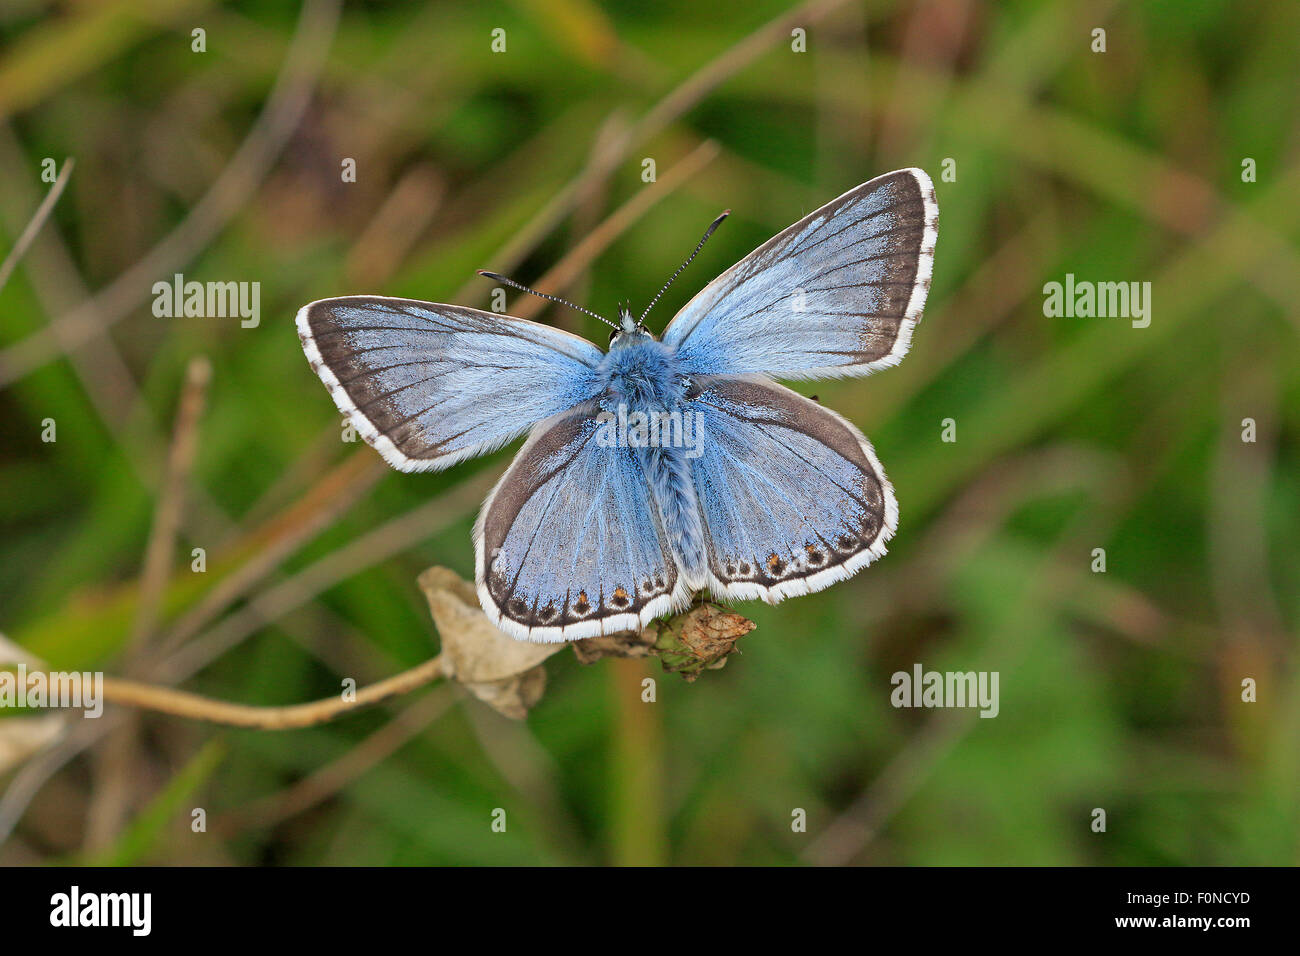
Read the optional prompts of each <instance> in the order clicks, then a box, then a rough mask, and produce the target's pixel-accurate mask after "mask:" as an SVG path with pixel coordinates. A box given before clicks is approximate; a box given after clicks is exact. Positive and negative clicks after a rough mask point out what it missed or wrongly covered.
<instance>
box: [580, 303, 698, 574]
mask: <svg viewBox="0 0 1300 956" xmlns="http://www.w3.org/2000/svg"><path fill="white" fill-rule="evenodd" d="M629 324H630V323H626V322H625V323H624V325H623V328H622V329H620V331H618V332H617V333H615V335H614V337H613V339H612V340H611V341H610V347H609V353H608V354H607V355H606V356H605V358H604V360H603V361H602V362H601V363H600V367H599V368H598V369H597V372H596V374H597V376H598V377H599V379H600V381H601V384H602V385H603V386H604V388H603V389H602V393H603V397H602V399H601V404H602V406H603V407H604V408H605V410H607V411H610V412H617V409H618V406H619V405H622V406H624V407H625V413H626V414H631V413H633V412H641V413H643V414H645V415H657V414H666V413H672V412H674V411H679V412H680V411H682V410H683V408H684V406H685V403H686V390H687V387H688V385H689V382H688V380H687V379H686V377H685V376H684V375H683V374H682V373H681V370H680V369H679V368H678V365H677V357H676V354H675V353H674V351H673V349H672V348H671V347H669V346H666V345H664V344H663V343H662V342H660V341H658V340H656V339H655V338H654V336H652V335H651V334H650V333H649V332H646V331H645V330H644V329H641V328H639V327H636V326H633V327H631V328H628V325H629ZM635 451H636V453H637V457H638V460H639V461H640V463H641V467H642V468H643V469H644V471H645V475H646V480H647V481H648V482H649V484H650V490H651V493H652V495H653V497H654V501H655V504H656V505H657V506H658V508H659V517H660V519H661V520H662V523H663V527H664V531H665V533H666V534H667V536H668V541H669V543H670V544H671V545H672V547H673V549H674V550H675V551H676V552H677V557H678V559H679V560H680V562H681V565H682V570H683V572H684V573H685V576H686V579H687V581H688V582H689V583H690V584H691V586H692V587H703V586H705V585H706V584H707V581H706V573H705V555H704V527H703V523H702V521H701V519H700V506H699V502H698V501H697V500H696V497H695V485H694V481H693V480H692V477H691V462H690V459H689V458H688V457H687V454H686V450H685V449H684V448H681V447H678V446H675V445H672V444H663V443H660V444H655V445H651V446H646V447H639V448H636V449H635Z"/></svg>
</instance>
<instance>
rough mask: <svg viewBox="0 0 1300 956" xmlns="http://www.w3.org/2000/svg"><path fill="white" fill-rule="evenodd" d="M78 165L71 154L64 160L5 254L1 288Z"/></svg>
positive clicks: (0, 282)
mask: <svg viewBox="0 0 1300 956" xmlns="http://www.w3.org/2000/svg"><path fill="white" fill-rule="evenodd" d="M76 165H77V164H76V161H75V160H73V158H72V157H71V156H69V157H68V158H67V159H65V160H64V161H63V169H62V170H60V172H59V178H58V179H56V180H54V185H53V186H51V187H50V191H49V192H47V193H46V194H45V198H44V199H42V200H41V204H40V205H39V206H37V207H36V213H35V214H34V215H33V216H32V220H31V222H29V223H28V224H27V228H26V229H24V230H23V231H22V235H20V236H19V237H18V241H17V242H15V243H14V247H13V248H12V249H10V250H9V255H7V256H5V261H4V265H0V289H3V288H4V287H5V283H6V282H8V281H9V277H10V276H11V275H13V274H14V269H16V268H18V263H19V262H20V261H21V260H22V258H23V255H24V254H25V253H26V252H27V249H28V247H29V246H31V244H32V242H33V241H34V240H35V239H36V234H37V233H39V232H40V231H41V226H43V225H45V221H46V220H47V219H49V218H50V213H52V212H53V211H54V204H55V203H57V202H58V201H59V197H60V196H62V195H63V187H65V186H67V185H68V178H69V177H70V176H71V175H72V169H73V167H74V166H76Z"/></svg>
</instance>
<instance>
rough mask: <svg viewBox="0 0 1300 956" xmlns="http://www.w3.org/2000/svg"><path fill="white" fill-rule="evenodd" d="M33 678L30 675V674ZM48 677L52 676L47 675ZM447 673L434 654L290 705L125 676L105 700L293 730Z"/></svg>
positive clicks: (108, 685)
mask: <svg viewBox="0 0 1300 956" xmlns="http://www.w3.org/2000/svg"><path fill="white" fill-rule="evenodd" d="M32 676H34V675H33V674H32V673H30V672H29V673H28V678H29V679H31V677H32ZM46 676H47V679H50V680H53V677H51V676H50V675H46ZM442 676H443V669H442V658H441V656H439V657H432V658H430V659H429V660H427V661H425V662H424V663H423V664H420V665H418V666H416V667H412V668H411V669H410V670H406V671H402V673H400V674H396V675H394V676H393V677H389V678H386V679H385V680H381V681H379V682H378V683H376V684H370V685H369V686H367V687H363V688H361V689H360V690H358V691H357V692H356V696H355V698H353V699H351V700H346V699H344V698H343V696H342V695H339V696H336V697H326V698H324V699H323V700H315V701H311V702H310V703H306V704H290V705H289V706H286V707H254V706H251V705H249V704H232V703H230V702H228V701H224V700H214V699H213V698H211V697H203V696H202V695H200V694H191V693H190V692H189V691H183V690H176V689H175V688H172V687H165V686H162V685H160V684H146V683H144V682H142V681H133V680H125V679H124V678H120V677H105V678H104V679H103V700H104V702H105V703H107V704H119V705H121V706H123V707H135V708H137V709H139V710H149V711H155V712H157V713H160V714H171V715H172V716H174V717H188V718H190V719H191V720H205V721H208V722H209V723H214V724H226V725H227V726H231V727H250V728H254V729H257V730H292V729H296V728H300V727H311V726H313V725H315V724H323V723H325V722H326V721H329V720H333V719H334V718H336V717H340V716H342V715H343V714H346V713H350V712H351V711H354V710H357V709H358V708H361V707H368V706H370V705H371V704H377V703H379V702H380V701H383V700H387V699H388V698H390V697H396V696H397V695H399V694H407V693H410V692H411V691H413V690H415V689H417V688H419V687H423V686H424V685H426V684H429V683H432V682H433V681H435V680H437V679H438V678H440V677H442Z"/></svg>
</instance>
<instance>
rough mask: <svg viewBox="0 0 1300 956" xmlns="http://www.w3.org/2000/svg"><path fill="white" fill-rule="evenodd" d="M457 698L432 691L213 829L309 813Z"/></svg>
mask: <svg viewBox="0 0 1300 956" xmlns="http://www.w3.org/2000/svg"><path fill="white" fill-rule="evenodd" d="M457 700H458V698H457V696H456V693H455V691H454V689H453V688H451V687H449V686H445V685H444V686H441V687H438V688H436V689H435V690H433V691H431V692H430V693H429V694H428V695H427V696H425V697H424V698H423V699H422V700H420V701H417V702H416V703H414V704H412V705H411V706H409V707H407V708H406V709H405V710H403V711H402V712H401V713H400V714H398V715H397V716H395V717H394V718H393V719H392V720H390V721H388V722H387V723H386V724H384V725H383V726H382V727H380V728H379V729H378V730H376V731H375V732H374V733H373V734H371V735H370V736H369V737H367V738H366V739H365V740H363V741H361V742H360V743H359V744H357V745H356V746H355V747H352V748H351V749H349V750H348V751H347V752H346V753H345V754H343V755H342V756H341V757H339V758H338V759H337V760H334V761H331V762H330V763H327V764H326V765H325V766H323V767H321V768H319V769H318V770H314V771H312V772H311V773H310V774H308V775H307V776H306V777H303V778H302V779H301V780H299V781H297V782H296V783H294V784H293V786H291V787H288V788H287V789H285V790H283V791H281V792H279V793H275V794H272V795H270V796H266V797H262V798H261V799H259V800H256V801H254V802H253V803H251V804H249V805H247V806H244V807H241V808H239V809H238V810H233V811H231V812H230V813H229V814H228V815H226V816H223V817H222V818H221V819H220V820H218V821H217V823H216V826H215V827H214V829H215V831H216V832H217V833H220V834H221V835H223V836H233V835H235V834H236V833H238V832H239V831H241V830H243V829H245V828H246V827H250V826H258V827H269V826H274V825H275V824H277V823H279V822H280V821H281V820H285V819H288V818H289V817H292V816H295V815H297V814H299V813H303V812H305V811H307V810H310V809H311V808H312V807H314V806H316V805H317V804H319V803H321V802H323V801H325V800H327V799H329V798H330V797H331V796H333V795H334V794H336V793H338V792H339V791H340V790H342V789H343V788H344V787H346V786H347V785H348V784H350V783H351V782H352V781H354V780H356V779H357V778H359V777H361V776H362V775H363V774H365V773H366V772H367V771H369V770H371V769H372V768H374V767H375V766H377V765H378V764H380V763H382V762H383V761H384V760H386V759H388V757H390V756H392V754H394V753H395V752H396V751H397V750H398V749H400V748H401V747H402V746H403V745H404V744H406V743H408V742H409V741H410V740H412V739H413V738H415V737H416V736H417V735H419V734H420V733H421V732H422V731H424V729H425V728H427V727H428V726H429V725H430V724H432V723H433V722H434V721H436V720H438V718H440V717H442V715H443V714H445V713H446V712H447V711H448V710H450V709H451V707H452V706H453V705H455V703H456V701H457Z"/></svg>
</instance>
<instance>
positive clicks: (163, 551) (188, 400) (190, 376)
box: [127, 356, 212, 658]
mask: <svg viewBox="0 0 1300 956" xmlns="http://www.w3.org/2000/svg"><path fill="white" fill-rule="evenodd" d="M211 378H212V365H211V363H209V362H208V360H207V358H206V357H204V356H195V357H194V358H192V359H190V363H189V365H188V366H187V367H186V369H185V384H184V385H183V386H182V389H181V399H180V405H179V407H178V408H177V411H176V425H175V427H174V429H173V433H172V444H171V450H170V451H169V453H168V455H167V473H166V475H165V476H164V479H163V484H162V489H161V490H160V492H159V495H158V503H157V505H156V506H155V507H154V519H153V527H152V528H150V530H149V543H148V545H146V547H145V558H144V570H143V571H142V573H141V578H140V603H139V610H138V611H137V612H136V618H135V626H134V628H133V629H132V632H131V637H130V639H129V642H128V644H127V655H128V658H129V657H130V655H132V654H133V653H136V652H138V651H139V650H140V648H141V647H143V646H144V643H145V642H146V641H147V640H148V639H149V638H150V636H151V635H152V634H153V632H154V630H155V629H156V628H157V626H158V619H159V616H160V610H161V606H162V599H163V594H164V593H165V592H166V590H167V581H168V579H169V578H170V577H171V571H172V565H173V564H174V562H175V556H174V555H175V551H176V535H177V532H178V531H179V530H180V526H181V509H182V507H183V505H184V502H185V489H186V487H187V486H188V485H189V480H190V469H191V467H192V466H193V464H194V452H195V450H196V449H197V447H198V426H199V418H200V416H201V415H202V414H203V406H204V403H205V399H206V398H207V390H208V382H209V380H210V379H211Z"/></svg>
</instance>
